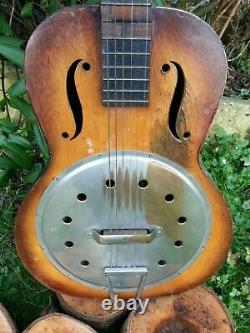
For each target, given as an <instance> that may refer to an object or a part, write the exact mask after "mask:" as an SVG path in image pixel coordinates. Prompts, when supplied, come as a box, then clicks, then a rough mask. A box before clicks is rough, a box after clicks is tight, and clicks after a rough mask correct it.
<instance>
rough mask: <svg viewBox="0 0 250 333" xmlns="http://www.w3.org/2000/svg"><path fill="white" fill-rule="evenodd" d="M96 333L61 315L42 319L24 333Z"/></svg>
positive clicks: (50, 315) (55, 314)
mask: <svg viewBox="0 0 250 333" xmlns="http://www.w3.org/2000/svg"><path fill="white" fill-rule="evenodd" d="M44 332H46V333H59V332H60V333H69V332H70V333H96V331H95V330H94V329H93V328H91V327H90V326H88V325H86V324H84V323H81V322H80V321H78V320H76V319H73V318H70V317H69V316H66V315H63V314H61V313H53V314H49V315H46V316H44V317H41V318H39V319H37V320H36V321H34V322H33V323H32V324H30V325H29V326H28V327H27V328H26V330H25V331H24V332H23V333H44Z"/></svg>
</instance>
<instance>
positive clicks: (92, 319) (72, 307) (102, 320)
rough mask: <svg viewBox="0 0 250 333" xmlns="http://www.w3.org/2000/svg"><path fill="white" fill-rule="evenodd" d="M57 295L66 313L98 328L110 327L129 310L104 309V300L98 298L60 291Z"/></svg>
mask: <svg viewBox="0 0 250 333" xmlns="http://www.w3.org/2000/svg"><path fill="white" fill-rule="evenodd" d="M57 297H58V300H59V302H60V304H61V307H62V309H63V310H64V311H65V312H66V313H68V314H70V315H72V316H74V317H76V318H78V319H81V320H83V321H84V322H86V323H88V324H89V325H91V326H93V327H94V328H96V329H108V328H110V327H111V326H112V325H114V324H115V323H116V322H117V321H120V320H122V319H123V318H124V317H125V316H126V314H127V310H121V311H118V310H113V309H111V310H104V309H103V308H102V306H101V302H102V300H100V299H98V298H85V297H72V296H68V295H65V294H59V293H58V294H57Z"/></svg>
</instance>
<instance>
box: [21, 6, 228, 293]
mask: <svg viewBox="0 0 250 333" xmlns="http://www.w3.org/2000/svg"><path fill="white" fill-rule="evenodd" d="M226 70H227V63H226V58H225V53H224V49H223V46H222V44H221V42H220V40H219V38H218V37H217V35H216V34H215V32H214V31H213V30H212V29H211V27H210V26H209V25H208V24H207V23H205V22H203V21H202V20H201V19H199V18H198V17H196V16H194V15H192V14H190V13H186V12H184V11H180V10H176V9H170V8H157V7H154V6H152V4H151V2H150V0H148V1H143V0H104V1H103V2H102V3H101V4H100V6H75V7H69V8H65V9H63V10H61V11H59V12H57V13H56V14H54V15H52V16H51V17H49V18H48V19H46V20H45V21H44V22H43V23H42V24H41V25H40V26H39V27H38V28H37V29H36V30H35V32H34V33H33V34H32V36H31V38H30V40H29V42H28V45H27V49H26V56H25V77H26V86H27V90H28V93H29V97H30V100H31V102H32V105H33V108H34V111H35V113H36V116H37V119H38V121H39V123H40V125H41V128H42V130H43V133H44V135H45V138H46V140H47V143H48V145H49V148H50V151H51V161H50V164H49V166H48V167H47V169H46V171H45V172H44V174H43V176H42V177H41V178H40V180H39V181H38V182H37V183H36V184H35V186H34V187H33V189H32V190H31V191H30V193H29V194H28V196H27V198H26V200H25V201H24V202H23V204H22V206H21V208H20V210H19V213H18V217H17V224H16V244H17V250H18V253H19V255H20V258H21V260H22V261H23V263H24V265H25V267H26V268H27V269H28V270H29V272H30V273H31V274H32V275H33V276H34V277H35V278H36V279H37V280H38V281H40V282H41V283H43V284H44V285H46V286H47V287H49V288H51V289H53V290H56V291H58V292H62V293H65V294H69V295H72V296H94V297H99V298H104V297H107V296H109V295H110V294H111V295H114V294H117V295H119V296H120V297H123V298H128V297H135V296H138V295H139V294H140V295H141V296H142V297H153V296H160V295H165V294H173V293H178V292H181V291H184V290H186V289H189V288H191V287H194V286H196V285H198V284H201V283H203V282H204V281H205V280H206V279H208V278H209V277H210V276H211V275H212V274H213V273H214V272H215V271H216V270H217V269H218V268H219V267H220V265H221V264H222V263H223V261H224V260H225V258H226V255H227V252H228V249H229V244H230V238H231V219H230V213H229V210H228V208H227V206H226V204H225V201H224V199H223V198H222V196H221V194H220V193H219V191H218V190H217V188H216V187H215V185H214V184H213V182H212V181H211V179H210V178H209V176H208V175H207V174H206V172H205V171H204V170H203V169H202V166H201V163H200V162H199V150H200V147H201V145H202V142H203V141H204V138H205V136H206V134H207V131H208V129H209V126H210V124H211V121H212V119H213V116H214V114H215V111H216V108H217V105H218V102H219V99H220V97H221V95H222V93H223V89H224V85H225V78H226Z"/></svg>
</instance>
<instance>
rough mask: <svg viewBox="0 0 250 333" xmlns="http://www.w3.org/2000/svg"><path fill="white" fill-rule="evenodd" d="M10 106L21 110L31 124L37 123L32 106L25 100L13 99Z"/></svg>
mask: <svg viewBox="0 0 250 333" xmlns="http://www.w3.org/2000/svg"><path fill="white" fill-rule="evenodd" d="M9 105H10V106H11V107H12V108H14V109H17V110H19V111H20V112H21V113H22V114H23V115H24V117H25V118H26V119H27V120H29V121H31V122H34V121H36V117H35V114H34V112H33V110H32V106H31V104H30V103H28V102H26V101H25V100H24V99H22V98H19V97H13V98H11V99H10V100H9Z"/></svg>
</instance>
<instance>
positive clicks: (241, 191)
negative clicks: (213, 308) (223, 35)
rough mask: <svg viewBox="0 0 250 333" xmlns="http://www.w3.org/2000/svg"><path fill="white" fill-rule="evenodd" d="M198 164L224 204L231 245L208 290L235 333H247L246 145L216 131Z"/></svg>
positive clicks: (249, 205) (249, 228)
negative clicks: (218, 301)
mask: <svg viewBox="0 0 250 333" xmlns="http://www.w3.org/2000/svg"><path fill="white" fill-rule="evenodd" d="M202 161H203V163H204V165H205V167H206V169H207V170H208V171H209V173H210V175H211V177H212V178H213V180H214V181H215V183H216V184H217V186H218V187H219V189H220V191H221V192H222V193H223V196H224V197H225V199H226V200H227V202H228V204H229V207H230V211H231V214H232V218H233V242H232V246H231V251H230V253H229V256H228V259H227V263H226V264H225V265H224V266H223V268H222V269H221V270H220V271H219V273H218V274H216V275H215V276H213V277H212V279H210V281H209V282H208V286H210V287H212V288H213V289H214V290H215V291H216V292H217V293H218V294H219V295H220V296H221V297H222V300H223V302H224V303H225V304H226V306H227V307H228V309H229V311H230V312H231V314H232V316H233V318H234V320H235V322H236V327H237V332H238V333H249V331H250V316H249V314H250V313H249V301H250V277H249V263H250V239H249V232H250V200H249V199H250V144H249V142H248V141H243V140H240V138H239V136H238V135H237V134H233V135H230V134H227V133H226V132H225V131H224V130H222V129H220V130H218V132H217V134H216V135H215V136H214V137H213V138H211V139H210V140H209V141H208V142H206V143H205V145H204V147H203V150H202Z"/></svg>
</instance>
